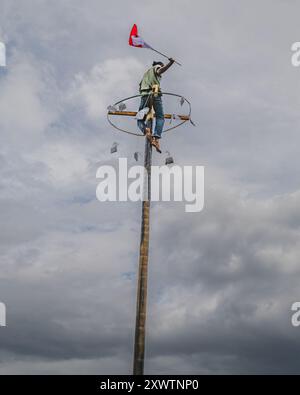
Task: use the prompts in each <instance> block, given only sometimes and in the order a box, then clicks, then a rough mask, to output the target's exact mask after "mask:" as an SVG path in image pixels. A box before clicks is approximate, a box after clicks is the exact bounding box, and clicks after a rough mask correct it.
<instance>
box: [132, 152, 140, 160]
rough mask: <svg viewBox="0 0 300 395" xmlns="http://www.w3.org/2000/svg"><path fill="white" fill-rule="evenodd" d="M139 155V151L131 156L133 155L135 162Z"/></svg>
mask: <svg viewBox="0 0 300 395" xmlns="http://www.w3.org/2000/svg"><path fill="white" fill-rule="evenodd" d="M139 155H140V152H135V153H134V155H133V157H134V159H135V161H136V162H138V161H139Z"/></svg>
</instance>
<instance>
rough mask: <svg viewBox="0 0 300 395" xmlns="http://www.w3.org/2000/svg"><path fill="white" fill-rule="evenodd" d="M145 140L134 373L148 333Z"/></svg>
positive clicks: (139, 369) (139, 371)
mask: <svg viewBox="0 0 300 395" xmlns="http://www.w3.org/2000/svg"><path fill="white" fill-rule="evenodd" d="M151 130H152V120H151ZM145 140H146V142H145V160H144V166H145V169H146V173H147V179H146V180H145V183H146V187H147V191H146V193H147V198H148V200H146V199H145V197H144V201H143V206H142V227H141V242H140V259H139V274H138V286H137V301H136V323H135V340H134V361H133V374H134V375H143V374H144V356H145V335H146V310H147V281H148V258H149V233H150V227H149V225H150V202H151V162H152V146H151V144H150V142H149V140H148V139H147V137H146V138H145Z"/></svg>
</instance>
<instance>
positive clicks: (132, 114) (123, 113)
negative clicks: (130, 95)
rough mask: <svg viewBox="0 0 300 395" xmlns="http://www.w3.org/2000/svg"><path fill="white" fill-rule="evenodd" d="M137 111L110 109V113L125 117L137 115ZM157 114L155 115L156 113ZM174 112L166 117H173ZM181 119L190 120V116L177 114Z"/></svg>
mask: <svg viewBox="0 0 300 395" xmlns="http://www.w3.org/2000/svg"><path fill="white" fill-rule="evenodd" d="M136 114H137V112H136V111H109V112H108V115H123V116H125V117H135V116H136ZM154 116H155V115H154ZM173 116H174V114H165V119H171V118H173ZM176 116H177V117H179V118H180V119H181V121H189V120H190V117H189V116H188V115H176Z"/></svg>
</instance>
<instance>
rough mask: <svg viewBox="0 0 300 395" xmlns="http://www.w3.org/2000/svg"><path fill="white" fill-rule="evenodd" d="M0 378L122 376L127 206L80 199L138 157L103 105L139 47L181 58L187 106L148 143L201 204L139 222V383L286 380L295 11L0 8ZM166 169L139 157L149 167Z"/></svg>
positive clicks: (295, 218) (206, 5)
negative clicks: (138, 38)
mask: <svg viewBox="0 0 300 395" xmlns="http://www.w3.org/2000/svg"><path fill="white" fill-rule="evenodd" d="M0 10H1V12H0V41H3V42H5V43H6V45H7V68H6V69H1V70H0V131H1V133H0V139H1V142H0V164H1V166H0V173H1V174H0V185H1V189H0V210H1V218H2V221H1V223H2V226H1V238H0V301H2V302H4V303H5V304H6V306H7V324H8V326H7V327H6V328H0V350H1V352H0V373H1V374H13V373H21V374H39V373H44V374H62V373H65V374H82V373H84V374H85V373H89V374H99V373H100V374H108V373H110V374H114V373H116V374H130V373H131V367H132V350H133V334H134V333H133V331H134V319H135V295H136V271H137V263H138V245H139V231H140V210H141V207H140V204H139V203H138V204H136V203H122V204H118V203H100V202H98V201H97V200H96V196H95V191H96V187H97V180H96V177H95V175H96V170H97V168H98V166H99V165H100V164H104V163H112V164H116V163H117V157H118V156H111V155H110V151H109V150H110V146H111V145H112V143H113V142H115V141H116V142H118V143H119V144H120V145H119V148H120V149H119V152H118V155H120V156H126V157H128V160H129V162H130V163H131V162H132V163H133V159H132V155H133V153H134V152H135V151H137V150H140V151H142V149H143V139H138V138H133V137H131V136H127V135H122V134H117V133H116V132H114V131H113V130H112V129H111V127H110V126H109V125H108V124H107V122H106V119H105V111H106V107H107V105H109V104H111V103H113V102H114V101H116V100H117V99H121V98H122V97H124V96H129V95H133V94H135V93H136V92H137V85H138V82H139V80H140V77H141V75H142V73H143V71H144V69H145V68H146V67H148V65H149V64H150V63H151V62H152V61H153V60H154V59H155V60H161V58H159V57H157V56H156V55H155V57H154V58H153V56H154V55H153V53H151V52H150V51H149V50H143V49H135V48H131V47H129V46H128V44H127V39H128V34H129V30H130V27H131V25H132V24H133V23H134V22H136V23H137V24H138V25H139V28H140V30H141V31H142V35H143V36H144V37H145V38H146V39H147V41H149V43H150V44H151V45H153V46H156V47H158V49H160V50H161V51H165V52H167V53H168V54H169V55H170V56H173V57H175V58H176V59H178V60H179V61H180V62H182V64H183V67H178V66H174V67H173V68H172V69H170V71H169V72H168V73H167V74H165V76H164V78H163V82H162V86H163V89H164V90H165V91H171V92H176V93H180V94H184V95H185V96H186V97H188V98H189V99H190V100H191V102H192V106H193V119H194V121H195V122H196V123H197V127H196V128H193V127H192V126H190V125H186V126H184V127H183V128H182V129H180V130H179V129H177V131H176V132H174V133H170V134H169V135H166V136H164V139H163V142H162V144H163V149H164V150H168V151H170V152H171V153H172V155H173V156H174V158H175V160H176V163H177V164H180V165H186V164H195V165H204V166H205V169H206V170H205V172H206V173H205V174H206V180H205V193H206V196H205V209H204V211H203V212H201V213H197V214H189V213H185V211H184V205H183V204H179V203H176V204H174V203H156V204H153V209H152V223H151V230H152V234H151V248H150V266H149V300H148V302H149V303H148V307H149V308H148V313H149V315H148V321H147V335H148V337H147V344H146V363H145V370H146V373H149V374H150V373H152V374H155V373H164V374H176V373H185V374H188V373H191V374H192V373H193V374H197V373H200V374H202V373H208V374H221V373H225V374H232V373H238V374H240V373H272V374H276V373H299V362H300V357H299V356H300V329H299V328H294V327H292V325H291V305H292V303H293V302H295V301H299V300H300V290H299V281H300V237H299V236H300V214H299V202H300V187H299V146H300V134H299V121H300V115H299V105H300V94H299V81H300V68H295V67H293V66H292V65H291V49H290V48H291V45H292V43H294V42H295V41H300V36H299V17H298V16H299V12H300V4H299V2H298V1H294V0H285V1H283V0H272V1H271V0H264V1H257V0H252V1H244V2H237V1H233V0H218V1H216V0H205V1H204V0H202V1H196V0H194V1H192V0H189V1H182V0H180V1H179V0H172V1H171V0H164V1H157V0H153V1H152V2H145V1H140V0H139V1H136V0H130V1H128V0H127V1H124V0H123V1H115V2H107V1H99V0H87V1H84V2H83V1H81V0H53V1H47V0H0ZM163 159H164V158H161V157H159V156H158V154H156V153H155V154H154V158H153V160H154V163H155V164H161V163H162V162H163Z"/></svg>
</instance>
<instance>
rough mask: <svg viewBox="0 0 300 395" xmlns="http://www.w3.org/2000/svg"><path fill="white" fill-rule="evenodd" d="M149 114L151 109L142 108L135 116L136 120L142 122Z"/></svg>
mask: <svg viewBox="0 0 300 395" xmlns="http://www.w3.org/2000/svg"><path fill="white" fill-rule="evenodd" d="M148 112H149V107H144V108H142V109H141V110H140V111H139V112H138V113H137V114H136V116H135V119H137V120H138V121H142V120H143V119H144V118H145V115H147V114H148Z"/></svg>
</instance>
